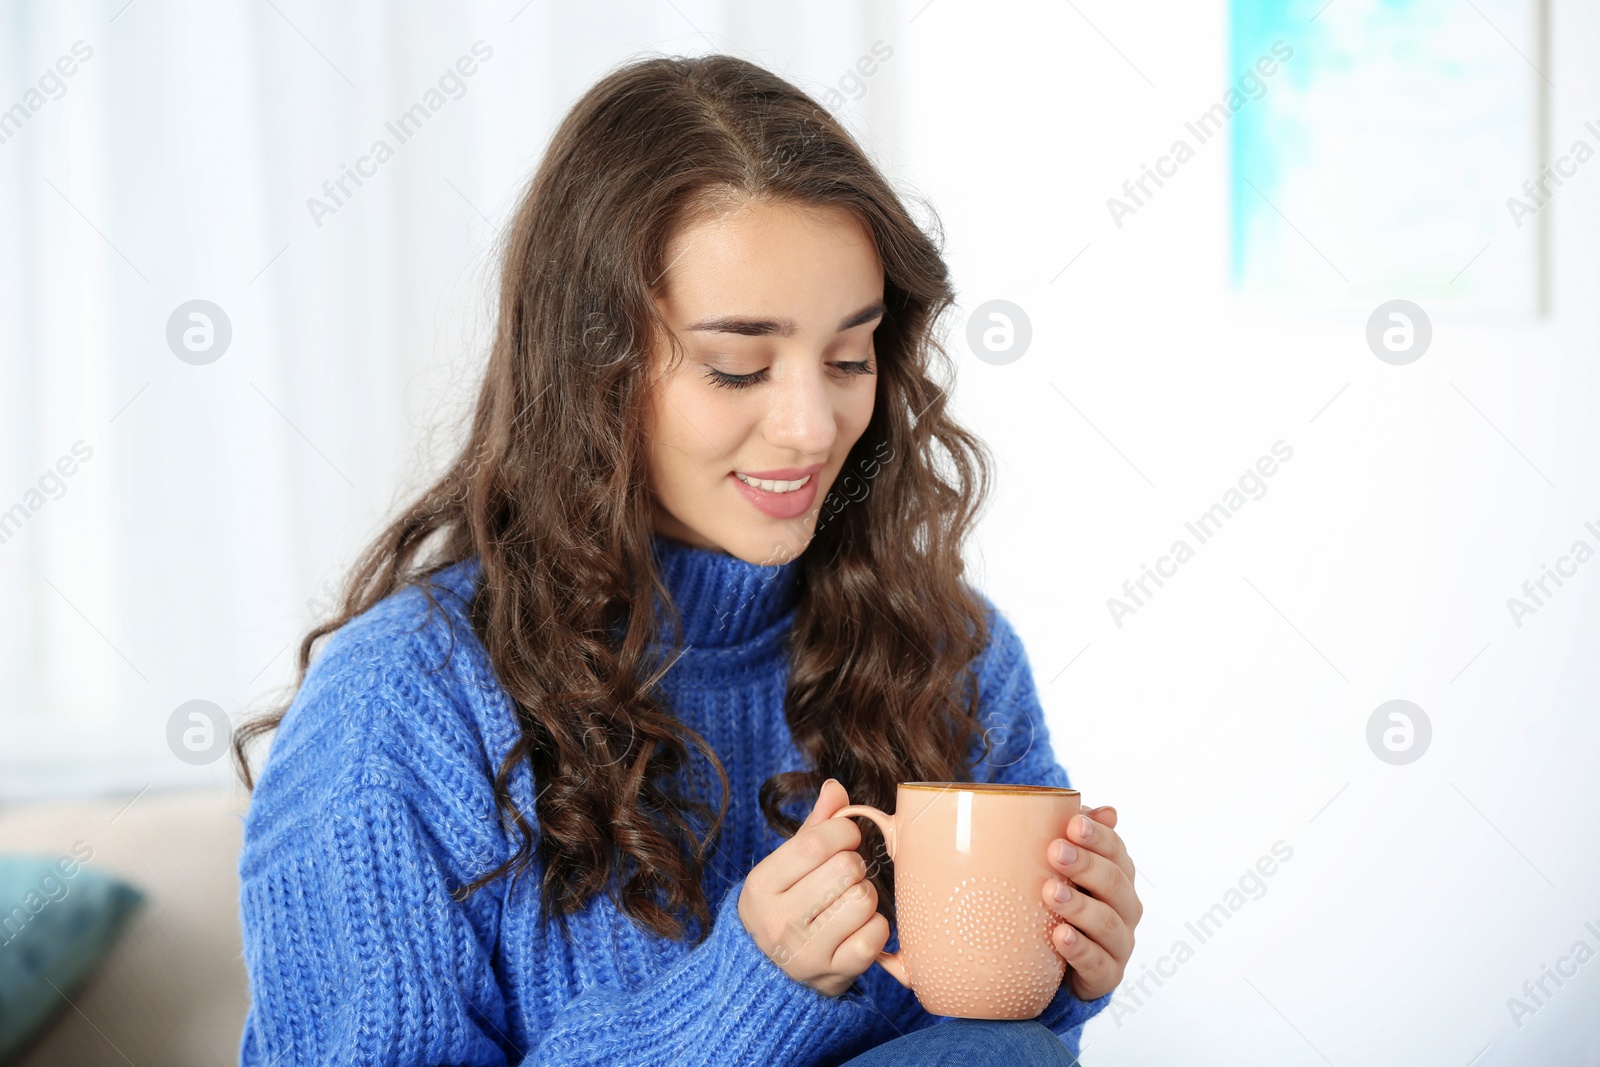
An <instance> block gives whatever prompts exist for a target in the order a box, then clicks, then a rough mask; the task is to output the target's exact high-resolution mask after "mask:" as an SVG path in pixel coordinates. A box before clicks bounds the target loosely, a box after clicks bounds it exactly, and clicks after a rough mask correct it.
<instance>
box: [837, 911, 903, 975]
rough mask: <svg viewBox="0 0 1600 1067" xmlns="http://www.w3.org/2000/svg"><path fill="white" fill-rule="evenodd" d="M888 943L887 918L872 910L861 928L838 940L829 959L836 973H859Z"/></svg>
mask: <svg viewBox="0 0 1600 1067" xmlns="http://www.w3.org/2000/svg"><path fill="white" fill-rule="evenodd" d="M888 943H889V920H888V919H885V918H884V917H883V916H882V915H881V914H879V913H878V912H877V911H874V912H873V913H872V915H871V917H869V918H868V919H867V921H866V922H865V923H862V924H861V928H860V929H859V930H857V931H856V932H855V933H853V934H851V935H850V936H848V937H846V938H845V939H844V940H843V941H841V942H839V947H838V948H836V949H834V950H833V958H832V960H830V961H829V964H830V966H831V967H832V968H833V971H834V973H836V974H861V973H863V972H864V971H866V969H867V968H868V967H871V966H872V961H873V960H876V959H877V958H878V953H880V952H882V951H883V948H884V946H885V945H887V944H888Z"/></svg>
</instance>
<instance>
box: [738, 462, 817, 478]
mask: <svg viewBox="0 0 1600 1067" xmlns="http://www.w3.org/2000/svg"><path fill="white" fill-rule="evenodd" d="M822 467H823V464H821V463H813V464H812V465H811V466H809V467H774V468H773V469H772V470H769V471H737V472H736V473H738V474H743V475H745V476H746V477H748V478H754V479H756V480H757V481H762V482H776V481H785V482H797V481H799V480H800V479H801V478H804V477H805V476H806V475H808V474H817V473H818V472H820V471H821V470H822Z"/></svg>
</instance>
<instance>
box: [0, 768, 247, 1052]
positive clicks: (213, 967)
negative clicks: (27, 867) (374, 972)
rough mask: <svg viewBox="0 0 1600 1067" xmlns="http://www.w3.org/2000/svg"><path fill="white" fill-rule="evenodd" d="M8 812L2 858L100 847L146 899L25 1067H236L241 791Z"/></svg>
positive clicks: (1, 827) (112, 869)
mask: <svg viewBox="0 0 1600 1067" xmlns="http://www.w3.org/2000/svg"><path fill="white" fill-rule="evenodd" d="M128 800H129V797H127V796H123V797H120V798H117V799H111V800H92V801H84V800H73V801H52V802H48V803H40V804H29V805H14V806H6V807H4V808H0V851H5V852H41V853H44V854H46V855H63V854H70V852H71V847H72V844H73V842H75V841H80V840H81V841H84V842H86V843H87V844H88V845H89V846H90V847H92V848H93V849H94V856H93V858H92V859H91V860H90V861H89V863H88V864H87V867H88V868H89V869H91V870H97V871H100V872H102V873H104V874H111V875H115V876H117V877H119V878H121V879H122V880H123V881H126V882H129V883H131V884H133V885H136V886H138V887H139V888H140V889H142V890H143V891H144V893H145V898H146V899H145V902H144V904H143V906H142V907H141V908H140V909H139V911H138V912H136V913H135V914H134V915H133V917H132V918H131V919H130V920H129V923H128V926H127V928H126V929H125V930H124V932H123V935H122V937H121V939H120V940H119V941H118V943H117V944H116V946H115V947H114V948H113V949H112V951H111V954H110V956H108V957H107V959H106V961H105V965H104V966H103V967H102V968H101V969H100V970H99V971H98V972H97V973H96V974H95V975H94V976H93V977H92V978H91V979H90V980H89V982H88V984H87V985H86V986H85V987H84V988H83V989H82V990H81V991H80V992H79V993H77V994H76V995H74V996H73V997H72V998H71V999H72V1006H70V1007H68V1008H67V1009H66V1011H65V1013H64V1014H63V1015H61V1016H60V1017H58V1018H57V1019H56V1021H55V1022H54V1023H53V1024H52V1026H51V1028H50V1029H49V1030H48V1031H46V1033H45V1034H44V1035H43V1036H42V1037H41V1038H40V1039H39V1040H38V1042H37V1043H36V1044H34V1045H32V1046H31V1047H30V1048H29V1049H28V1050H27V1051H26V1052H25V1053H23V1055H22V1058H21V1059H19V1060H17V1061H16V1063H17V1065H18V1067H96V1065H99V1064H108V1065H109V1064H116V1065H118V1067H126V1065H127V1064H129V1063H135V1064H139V1065H140V1067H144V1065H146V1064H152V1065H161V1067H189V1065H191V1064H192V1065H194V1067H202V1065H204V1067H218V1065H222V1064H229V1063H237V1062H238V1058H239V1051H238V1050H239V1035H240V1033H241V1031H242V1030H243V1027H244V1017H245V1012H246V1010H247V1008H248V1007H249V991H248V988H247V985H246V982H245V970H244V961H243V958H242V955H241V951H242V949H241V943H240V935H239V877H238V861H239V846H240V842H241V840H242V831H243V823H242V822H241V816H242V814H243V812H244V810H245V807H246V805H247V798H246V794H245V792H244V788H243V787H242V786H236V787H234V788H232V789H218V790H206V791H203V792H182V793H158V792H155V791H154V790H151V791H147V792H145V793H144V794H143V795H141V796H139V797H138V798H137V799H135V800H134V801H133V803H132V804H129V803H128Z"/></svg>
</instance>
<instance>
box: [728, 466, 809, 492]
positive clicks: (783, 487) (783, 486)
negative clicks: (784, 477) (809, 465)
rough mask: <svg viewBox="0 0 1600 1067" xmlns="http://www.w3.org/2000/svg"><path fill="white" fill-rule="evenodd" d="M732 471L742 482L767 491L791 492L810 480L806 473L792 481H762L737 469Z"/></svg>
mask: <svg viewBox="0 0 1600 1067" xmlns="http://www.w3.org/2000/svg"><path fill="white" fill-rule="evenodd" d="M733 473H734V474H735V475H736V476H737V477H738V479H739V480H740V481H741V482H743V483H744V484H746V485H753V486H755V487H756V488H757V489H765V490H766V491H767V492H769V493H792V492H794V491H795V490H796V489H799V488H800V487H801V486H803V485H805V484H806V483H807V482H809V481H810V480H811V475H809V474H808V475H806V476H805V477H804V478H801V479H799V480H798V481H793V482H784V481H777V482H764V481H761V480H759V479H757V478H751V477H749V476H748V475H745V474H740V473H739V472H738V471H734V472H733Z"/></svg>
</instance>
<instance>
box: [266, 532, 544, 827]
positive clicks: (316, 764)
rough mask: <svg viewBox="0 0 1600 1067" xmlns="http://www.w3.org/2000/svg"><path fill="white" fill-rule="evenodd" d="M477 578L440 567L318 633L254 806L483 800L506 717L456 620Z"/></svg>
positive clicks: (482, 658)
mask: <svg viewBox="0 0 1600 1067" xmlns="http://www.w3.org/2000/svg"><path fill="white" fill-rule="evenodd" d="M477 576H478V568H477V567H476V560H467V561H463V562H462V563H457V564H454V565H452V566H450V567H447V568H444V569H443V570H441V571H438V572H435V573H434V574H432V575H430V576H429V578H428V588H423V587H422V586H419V585H416V584H412V585H408V586H406V587H405V588H403V589H401V590H399V591H397V592H394V593H392V594H390V595H389V596H387V597H385V598H384V599H383V600H381V601H379V602H378V603H377V604H374V605H373V606H372V607H371V608H369V609H368V610H367V611H365V612H362V613H361V614H360V615H357V616H356V617H355V618H353V619H351V620H350V621H349V622H347V623H345V625H344V626H342V627H340V628H339V629H338V630H336V631H335V632H334V633H332V634H330V635H329V636H328V638H327V639H326V641H325V642H324V644H323V645H322V647H321V648H320V650H319V651H318V653H317V655H316V658H315V659H314V660H313V661H312V663H311V666H310V668H309V669H308V670H307V672H306V676H305V679H304V681H303V682H302V684H301V686H300V688H299V690H298V691H297V692H296V693H295V695H294V699H293V701H292V702H291V703H290V705H289V708H288V709H287V711H285V713H284V716H283V720H282V722H281V723H280V725H279V727H278V730H277V731H276V733H275V734H274V735H272V744H271V749H270V752H269V754H268V757H267V762H266V766H265V767H264V768H263V769H262V772H261V778H260V781H259V783H258V785H257V789H256V794H257V796H256V800H257V801H265V802H266V805H265V806H266V807H268V808H270V807H271V806H273V805H274V804H277V803H287V802H289V801H290V800H292V801H293V802H294V803H295V804H296V805H297V806H301V807H305V808H308V809H309V810H315V809H316V808H318V807H326V806H328V805H332V804H334V803H337V802H339V801H341V800H343V799H345V798H348V797H349V796H351V795H354V794H358V793H361V792H363V791H366V790H368V789H372V788H378V789H384V790H387V791H389V792H391V793H394V794H396V795H398V796H401V797H406V798H416V799H417V800H418V801H419V802H422V801H423V800H424V799H426V798H428V797H453V798H465V797H468V796H472V795H474V794H482V795H492V792H493V786H492V774H493V768H494V767H495V766H497V765H498V760H497V759H496V760H494V761H491V757H490V752H491V751H492V750H496V749H498V750H501V751H503V747H504V746H508V745H509V743H510V737H509V735H508V734H507V731H508V730H509V731H511V732H512V733H514V727H513V725H512V724H513V723H514V718H513V716H512V715H511V714H510V711H509V706H508V699H509V698H508V697H507V695H506V694H505V693H504V691H503V690H501V689H500V687H499V685H498V684H497V683H496V682H495V680H494V676H493V672H492V670H491V669H490V668H489V665H488V657H487V654H486V652H485V651H484V649H483V646H482V644H481V643H480V642H479V641H478V639H477V637H476V635H475V634H474V632H473V629H472V626H471V623H470V621H469V619H468V616H467V607H468V604H469V603H470V601H471V597H472V593H473V591H474V589H475V584H476V579H477ZM255 806H256V804H255V802H254V801H253V802H252V806H251V807H252V815H253V814H254V810H255Z"/></svg>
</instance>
